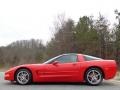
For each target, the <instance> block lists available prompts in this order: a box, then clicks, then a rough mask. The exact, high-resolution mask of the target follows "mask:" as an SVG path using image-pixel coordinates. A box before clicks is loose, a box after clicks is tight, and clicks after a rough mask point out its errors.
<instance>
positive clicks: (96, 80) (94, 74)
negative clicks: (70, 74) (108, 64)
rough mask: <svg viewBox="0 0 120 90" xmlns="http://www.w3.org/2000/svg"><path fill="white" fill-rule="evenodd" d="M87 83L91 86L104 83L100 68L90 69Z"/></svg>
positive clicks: (87, 74)
mask: <svg viewBox="0 0 120 90" xmlns="http://www.w3.org/2000/svg"><path fill="white" fill-rule="evenodd" d="M85 81H86V82H87V84H89V85H99V84H100V83H101V82H102V81H103V74H102V71H101V70H100V69H98V68H90V69H88V70H87V72H86V74H85Z"/></svg>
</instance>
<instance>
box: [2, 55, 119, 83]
mask: <svg viewBox="0 0 120 90" xmlns="http://www.w3.org/2000/svg"><path fill="white" fill-rule="evenodd" d="M90 67H99V68H101V70H102V71H103V73H104V79H111V78H113V77H114V76H115V75H116V71H117V67H116V63H115V61H114V60H91V61H85V59H84V57H83V54H77V62H73V63H58V64H56V65H53V64H27V65H20V66H17V67H14V68H11V69H10V70H8V71H6V72H5V77H4V78H5V80H10V81H13V80H14V75H15V72H16V70H17V69H19V68H27V69H29V70H30V71H31V72H32V75H33V82H84V74H85V71H86V70H87V69H88V68H90Z"/></svg>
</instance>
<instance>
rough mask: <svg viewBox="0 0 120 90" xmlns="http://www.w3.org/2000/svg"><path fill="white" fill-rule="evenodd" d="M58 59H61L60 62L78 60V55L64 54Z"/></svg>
mask: <svg viewBox="0 0 120 90" xmlns="http://www.w3.org/2000/svg"><path fill="white" fill-rule="evenodd" d="M56 61H59V62H60V63H70V62H76V61H77V55H63V56H61V57H59V58H57V59H56Z"/></svg>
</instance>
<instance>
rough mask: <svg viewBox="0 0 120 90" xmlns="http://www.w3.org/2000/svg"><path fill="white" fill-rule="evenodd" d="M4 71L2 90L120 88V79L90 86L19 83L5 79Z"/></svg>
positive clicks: (102, 89) (100, 89)
mask: <svg viewBox="0 0 120 90" xmlns="http://www.w3.org/2000/svg"><path fill="white" fill-rule="evenodd" d="M3 77H4V73H3V72H0V90H120V81H115V80H109V81H104V82H103V83H102V84H101V85H99V86H88V85H85V84H83V83H81V84H80V83H57V84H56V83H52V84H51V83H47V84H43V83H42V84H41V83H34V84H31V85H24V86H22V85H17V84H12V83H11V82H9V81H5V80H4V78H3Z"/></svg>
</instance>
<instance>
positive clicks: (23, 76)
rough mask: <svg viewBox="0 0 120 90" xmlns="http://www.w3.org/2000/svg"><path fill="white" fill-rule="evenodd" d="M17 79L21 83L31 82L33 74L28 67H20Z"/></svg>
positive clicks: (16, 75)
mask: <svg viewBox="0 0 120 90" xmlns="http://www.w3.org/2000/svg"><path fill="white" fill-rule="evenodd" d="M15 80H16V82H17V83H18V84H20V85H26V84H30V83H31V82H32V74H31V72H30V71H29V70H28V69H19V70H18V71H17V72H16V74H15Z"/></svg>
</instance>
